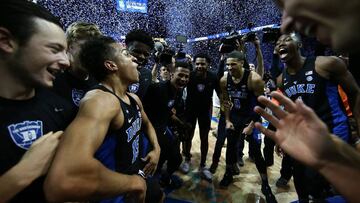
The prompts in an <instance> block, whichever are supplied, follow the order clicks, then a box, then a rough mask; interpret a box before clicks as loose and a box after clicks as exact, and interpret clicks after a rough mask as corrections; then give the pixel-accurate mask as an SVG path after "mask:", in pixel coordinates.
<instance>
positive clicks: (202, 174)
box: [199, 167, 213, 183]
mask: <svg viewBox="0 0 360 203" xmlns="http://www.w3.org/2000/svg"><path fill="white" fill-rule="evenodd" d="M199 171H200V177H201V178H202V179H205V180H207V181H209V182H210V183H211V182H212V178H213V175H212V173H211V172H210V171H209V169H208V168H205V167H201V168H200V170H199Z"/></svg>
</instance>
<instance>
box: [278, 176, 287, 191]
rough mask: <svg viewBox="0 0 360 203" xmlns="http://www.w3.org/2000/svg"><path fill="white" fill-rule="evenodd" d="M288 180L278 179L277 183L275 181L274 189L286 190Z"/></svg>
mask: <svg viewBox="0 0 360 203" xmlns="http://www.w3.org/2000/svg"><path fill="white" fill-rule="evenodd" d="M288 182H289V181H288V180H286V179H285V178H283V177H280V178H279V179H278V180H277V181H276V184H275V185H276V187H279V188H284V189H286V188H288V187H289V186H288Z"/></svg>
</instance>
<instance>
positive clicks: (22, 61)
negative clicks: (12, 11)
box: [8, 18, 69, 87]
mask: <svg viewBox="0 0 360 203" xmlns="http://www.w3.org/2000/svg"><path fill="white" fill-rule="evenodd" d="M34 29H35V32H34V33H33V35H32V36H31V37H30V39H29V40H28V41H27V43H25V44H24V45H22V46H18V47H16V49H14V53H13V54H12V56H11V58H10V59H9V61H8V64H9V65H8V67H9V69H10V70H9V71H10V72H12V75H13V76H14V77H17V78H19V79H20V81H21V82H22V83H24V85H28V86H31V87H34V86H45V87H52V85H53V81H54V79H55V75H56V74H57V72H59V71H61V70H62V69H64V68H66V67H68V66H69V60H68V57H67V55H66V39H65V35H64V31H63V30H62V29H61V28H60V27H59V26H58V25H56V24H54V23H51V22H49V21H46V20H42V19H39V18H34Z"/></svg>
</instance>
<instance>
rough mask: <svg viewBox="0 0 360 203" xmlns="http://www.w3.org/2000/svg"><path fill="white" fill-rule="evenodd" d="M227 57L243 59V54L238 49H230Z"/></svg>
mask: <svg viewBox="0 0 360 203" xmlns="http://www.w3.org/2000/svg"><path fill="white" fill-rule="evenodd" d="M227 58H236V59H238V60H239V61H245V55H244V54H243V53H242V52H240V51H232V52H230V53H229V54H228V56H227Z"/></svg>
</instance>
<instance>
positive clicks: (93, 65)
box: [79, 36, 117, 82]
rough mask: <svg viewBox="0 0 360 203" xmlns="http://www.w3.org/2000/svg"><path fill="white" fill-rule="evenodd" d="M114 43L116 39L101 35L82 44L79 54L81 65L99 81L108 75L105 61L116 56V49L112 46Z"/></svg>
mask: <svg viewBox="0 0 360 203" xmlns="http://www.w3.org/2000/svg"><path fill="white" fill-rule="evenodd" d="M114 43H117V42H116V40H115V39H113V38H111V37H107V36H100V37H97V38H93V39H90V40H88V41H86V42H85V43H84V44H83V45H82V46H81V50H80V54H79V58H80V62H81V65H82V66H83V67H84V68H86V69H87V70H88V72H89V73H90V75H92V76H93V77H94V78H95V79H96V80H97V81H99V82H101V81H103V80H104V79H105V78H106V76H107V75H108V71H107V69H106V68H105V66H104V61H105V60H112V59H114V57H115V53H116V49H115V48H114V47H113V46H111V44H114Z"/></svg>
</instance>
